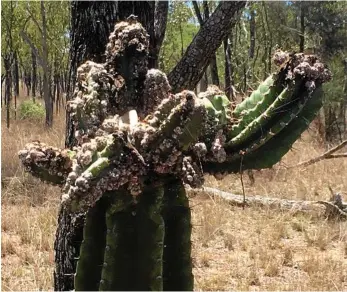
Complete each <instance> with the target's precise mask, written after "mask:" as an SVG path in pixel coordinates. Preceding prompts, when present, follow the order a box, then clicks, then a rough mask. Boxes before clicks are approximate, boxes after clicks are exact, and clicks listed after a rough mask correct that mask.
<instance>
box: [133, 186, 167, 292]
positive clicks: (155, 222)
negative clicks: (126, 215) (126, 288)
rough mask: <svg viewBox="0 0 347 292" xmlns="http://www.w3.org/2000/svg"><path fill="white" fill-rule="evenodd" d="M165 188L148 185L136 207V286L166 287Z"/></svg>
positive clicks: (140, 287) (151, 288)
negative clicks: (164, 281) (163, 214)
mask: <svg viewBox="0 0 347 292" xmlns="http://www.w3.org/2000/svg"><path fill="white" fill-rule="evenodd" d="M163 195H164V188H163V187H162V186H158V187H148V188H146V189H145V190H144V192H143V193H142V194H141V197H140V201H139V203H138V208H137V210H136V215H135V216H136V220H137V221H136V228H137V232H136V234H137V244H138V249H137V260H136V269H137V274H136V285H137V286H136V287H135V290H137V289H139V290H146V291H162V290H163V248H164V232H165V227H164V220H163V218H162V215H161V209H162V199H163Z"/></svg>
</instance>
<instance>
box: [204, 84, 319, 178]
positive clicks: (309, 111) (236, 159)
mask: <svg viewBox="0 0 347 292" xmlns="http://www.w3.org/2000/svg"><path fill="white" fill-rule="evenodd" d="M322 96H323V90H322V87H319V88H317V89H316V92H315V93H314V94H313V96H312V98H310V99H308V101H307V103H306V105H305V107H303V109H302V110H301V112H300V113H299V114H298V115H297V117H295V118H294V119H293V120H292V121H291V122H290V123H289V124H288V125H287V126H286V127H284V128H283V129H282V130H281V131H280V132H279V133H278V134H277V135H275V136H273V137H272V138H271V139H269V141H267V143H265V144H264V145H262V146H261V147H259V148H256V149H255V150H254V151H251V152H250V153H247V154H246V155H243V156H242V155H241V154H236V155H234V156H233V159H232V161H228V162H224V163H215V162H209V161H206V162H204V163H203V165H204V169H205V170H206V171H207V172H210V173H216V172H239V171H240V166H241V164H242V169H243V170H246V169H264V168H270V167H272V166H273V165H275V164H276V163H277V162H279V161H280V160H281V159H282V157H283V156H284V155H285V154H286V153H287V152H288V151H289V150H290V149H291V147H292V145H293V144H294V142H295V141H296V140H297V139H298V138H299V137H300V136H301V134H302V133H303V132H304V131H305V130H306V129H307V127H308V126H309V124H310V123H311V122H312V121H313V119H314V118H315V116H316V114H317V112H318V111H319V109H320V108H321V107H322Z"/></svg>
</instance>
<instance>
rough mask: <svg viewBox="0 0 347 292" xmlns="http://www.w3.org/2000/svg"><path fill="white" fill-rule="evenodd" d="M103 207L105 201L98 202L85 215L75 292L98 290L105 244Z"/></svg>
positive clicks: (104, 209)
mask: <svg viewBox="0 0 347 292" xmlns="http://www.w3.org/2000/svg"><path fill="white" fill-rule="evenodd" d="M105 207H106V206H105V201H104V200H100V201H99V202H98V203H97V204H96V205H95V208H91V209H90V210H89V211H88V213H87V216H86V223H85V226H84V230H83V241H82V244H81V249H80V257H79V259H78V262H77V268H76V274H75V290H76V291H97V290H98V289H99V283H100V277H101V269H102V265H103V261H104V250H105V244H106V222H105V211H106V208H105Z"/></svg>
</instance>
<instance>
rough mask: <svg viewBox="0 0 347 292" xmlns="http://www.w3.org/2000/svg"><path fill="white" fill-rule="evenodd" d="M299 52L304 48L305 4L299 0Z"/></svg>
mask: <svg viewBox="0 0 347 292" xmlns="http://www.w3.org/2000/svg"><path fill="white" fill-rule="evenodd" d="M299 48H300V52H303V51H304V50H305V4H304V2H303V1H301V2H300V44H299Z"/></svg>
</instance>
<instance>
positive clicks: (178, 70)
mask: <svg viewBox="0 0 347 292" xmlns="http://www.w3.org/2000/svg"><path fill="white" fill-rule="evenodd" d="M245 5H246V1H233V2H231V1H230V2H229V1H225V2H221V3H220V4H219V5H218V7H217V8H216V10H215V11H214V13H213V14H212V15H211V17H210V18H209V19H208V20H207V21H206V22H205V23H204V25H203V27H201V28H200V30H199V32H198V33H197V35H196V36H195V37H194V39H193V41H192V43H191V44H190V45H189V47H188V48H187V50H186V53H185V54H184V56H183V57H182V59H181V60H180V62H179V63H178V64H177V65H176V66H175V68H174V69H173V70H172V71H171V72H170V74H169V76H168V78H169V82H170V85H171V86H172V90H173V92H179V91H181V90H184V89H194V88H195V86H196V84H197V83H198V82H199V80H200V79H201V77H202V75H203V74H204V72H205V70H206V67H207V66H208V65H209V61H210V59H211V57H212V56H213V54H214V53H215V52H216V50H217V49H218V47H219V46H220V44H221V43H222V41H223V39H224V37H225V36H226V35H227V34H228V33H229V31H230V29H231V28H232V27H233V26H234V25H235V23H236V22H237V20H238V16H239V13H240V12H241V11H242V9H243V8H244V7H245Z"/></svg>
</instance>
